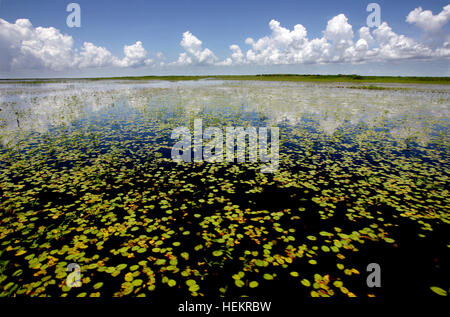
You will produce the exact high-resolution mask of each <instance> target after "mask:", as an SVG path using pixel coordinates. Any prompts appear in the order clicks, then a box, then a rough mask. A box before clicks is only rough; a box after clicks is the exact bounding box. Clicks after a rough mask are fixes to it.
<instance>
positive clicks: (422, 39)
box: [0, 0, 450, 78]
mask: <svg viewBox="0 0 450 317" xmlns="http://www.w3.org/2000/svg"><path fill="white" fill-rule="evenodd" d="M72 1H73V0H72ZM74 2H75V3H76V4H78V7H77V8H76V9H75V10H74V9H73V8H71V9H70V10H69V12H68V11H67V7H68V5H69V4H70V3H71V1H65V0H39V1H35V0H0V78H18V77H20V78H24V77H102V76H132V75H205V74H260V73H299V74H338V73H340V74H345V73H347V74H360V75H400V76H450V67H449V65H450V64H449V58H450V27H449V23H448V22H449V21H450V4H449V2H448V0H447V1H438V0H421V1H415V0H408V1H402V0H389V1H381V0H377V1H374V0H372V1H360V0H358V1H355V0H340V1H336V0H324V1H321V0H316V1H310V0H308V1H302V0H293V1H291V0H278V1H274V0H271V1H268V0H257V1H256V0H239V1H235V0H229V1H212V0H191V1H185V0H183V1H170V0H168V1H152V0H150V1H149V0H147V1H144V0H128V1H111V0H110V1H107V0H77V1H74ZM370 3H376V4H377V6H376V7H377V8H379V13H380V14H379V15H378V16H379V19H378V20H377V18H376V17H377V15H376V13H377V12H378V10H374V9H372V10H369V11H367V6H368V5H369V4H370ZM78 8H79V10H78ZM78 13H79V15H78ZM371 14H372V15H371ZM369 15H371V17H370V19H369V23H368V21H367V19H368V16H369ZM68 16H69V20H70V21H69V23H68V21H67V20H68ZM78 17H79V18H78ZM78 22H80V23H79V26H78ZM73 24H75V25H73ZM71 26H72V27H71Z"/></svg>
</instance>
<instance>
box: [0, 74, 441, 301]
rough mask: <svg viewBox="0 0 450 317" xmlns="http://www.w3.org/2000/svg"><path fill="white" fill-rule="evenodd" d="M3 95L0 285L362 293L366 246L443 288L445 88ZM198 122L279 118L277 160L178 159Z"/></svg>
mask: <svg viewBox="0 0 450 317" xmlns="http://www.w3.org/2000/svg"><path fill="white" fill-rule="evenodd" d="M4 91H5V92H4V93H3V94H2V97H1V100H0V101H1V105H2V111H1V112H0V119H1V125H0V137H1V144H2V147H1V149H0V193H1V198H0V215H1V219H0V245H1V248H0V296H14V295H24V296H77V297H86V296H88V297H97V296H151V295H152V294H154V293H158V292H166V291H170V292H173V293H179V294H182V295H191V296H205V295H211V296H228V295H232V296H244V295H261V294H263V295H269V294H277V293H279V292H297V293H298V294H299V296H312V297H317V296H348V297H353V296H372V295H373V294H374V293H376V292H377V291H374V290H372V289H370V290H369V289H367V288H361V283H362V282H361V281H364V280H365V276H364V273H365V272H366V266H367V264H368V263H370V262H369V261H370V259H371V257H372V258H373V257H374V258H377V259H378V260H377V261H384V262H383V263H381V264H382V266H383V267H384V266H387V267H389V266H391V267H392V266H393V267H396V268H403V266H404V265H406V264H405V263H408V262H407V261H414V260H415V259H417V258H420V257H423V258H424V259H425V260H424V261H430V262H431V263H433V264H432V269H430V270H431V271H423V272H418V274H419V275H420V274H424V275H427V276H428V274H430V275H432V278H431V279H430V280H429V284H427V285H422V284H420V285H418V286H417V288H416V289H415V290H416V291H417V290H418V291H421V292H423V293H430V290H431V291H432V292H431V294H438V295H446V294H447V291H446V290H445V288H446V287H448V285H449V283H450V281H449V280H448V276H449V274H448V267H449V266H448V261H449V260H448V246H449V245H450V244H449V240H448V234H446V232H448V226H449V222H450V213H449V207H448V206H450V202H449V197H450V196H449V192H448V183H449V163H450V161H449V157H450V156H449V148H448V144H449V139H448V138H449V134H448V131H449V126H448V125H449V121H448V120H449V109H448V105H449V100H450V92H449V90H448V88H447V87H435V88H433V90H432V91H427V90H426V89H425V90H424V89H422V88H421V89H420V90H416V89H415V88H414V87H412V88H411V89H405V90H389V89H386V90H363V89H351V90H347V89H345V88H342V87H333V85H331V84H311V83H308V84H305V83H274V82H270V83H268V82H245V83H242V82H227V83H223V82H217V81H207V82H199V83H188V84H187V83H170V84H168V83H156V84H149V85H141V84H139V85H133V84H129V83H120V82H114V83H112V84H111V85H106V84H103V83H102V84H101V86H100V87H98V86H97V84H96V83H89V84H85V83H79V84H71V85H65V84H46V85H41V86H39V88H37V87H34V86H33V85H31V86H30V85H27V86H26V87H25V86H20V85H14V86H13V87H11V86H8V89H6V88H5V90H4ZM2 92H3V87H2ZM198 117H199V118H202V120H203V123H204V125H205V126H220V127H226V126H229V125H235V126H248V125H252V126H266V125H277V126H279V127H280V139H281V140H280V168H279V170H278V171H277V172H276V173H274V174H270V175H268V174H262V173H260V167H259V165H258V164H257V163H228V162H221V163H206V162H194V163H184V162H173V161H172V160H171V159H170V150H171V146H172V145H173V140H171V139H170V133H171V131H172V129H173V128H174V127H176V126H179V125H185V126H192V124H193V120H194V118H198ZM396 254H400V255H401V257H400V256H396ZM70 263H77V264H78V265H79V266H80V267H81V272H80V274H81V277H80V278H81V287H72V288H71V287H69V286H68V285H67V284H66V280H67V278H68V276H69V274H71V272H69V271H67V266H68V265H69V264H70ZM408 265H412V264H411V263H409V264H408ZM429 266H430V264H429V263H428V262H426V263H425V264H424V263H423V262H420V263H419V264H417V266H414V265H413V266H412V267H413V268H414V267H417V268H418V269H424V268H428V267H429ZM394 271H395V270H394ZM415 276H416V277H415V279H416V280H417V279H419V277H417V276H418V275H417V274H416V275H415ZM423 280H424V281H425V280H427V281H428V279H425V278H424V279H423ZM427 283H428V282H427ZM433 285H441V287H443V288H441V287H437V286H433ZM404 288H405V287H404Z"/></svg>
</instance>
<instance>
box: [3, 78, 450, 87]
mask: <svg viewBox="0 0 450 317" xmlns="http://www.w3.org/2000/svg"><path fill="white" fill-rule="evenodd" d="M201 79H216V80H258V81H292V82H297V81H299V82H345V83H347V82H350V83H400V84H439V85H448V84H450V77H403V76H360V75H342V74H338V75H297V74H260V75H203V76H176V75H174V76H124V77H97V78H48V79H46V78H30V79H24V78H20V79H0V82H2V83H13V84H17V83H29V84H40V83H56V82H61V81H63V82H71V81H77V80H92V81H98V80H168V81H181V80H201ZM368 87H371V88H367V89H379V88H381V89H383V88H385V87H376V88H373V86H368ZM346 88H349V87H346ZM350 88H353V87H350ZM357 89H364V88H362V87H357Z"/></svg>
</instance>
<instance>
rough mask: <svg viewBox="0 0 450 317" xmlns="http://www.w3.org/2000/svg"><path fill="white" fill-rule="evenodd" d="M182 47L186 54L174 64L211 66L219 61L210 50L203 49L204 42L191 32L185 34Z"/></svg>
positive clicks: (180, 56) (181, 43)
mask: <svg viewBox="0 0 450 317" xmlns="http://www.w3.org/2000/svg"><path fill="white" fill-rule="evenodd" d="M180 45H181V46H182V47H183V48H184V50H185V52H183V53H181V54H180V55H179V57H178V60H177V61H176V62H175V63H174V64H177V65H208V64H210V65H211V64H215V63H216V62H217V60H218V58H217V57H216V55H214V53H213V52H212V51H211V50H210V49H208V48H203V47H202V41H200V40H199V39H198V38H197V37H196V36H195V35H193V34H192V33H191V32H189V31H186V32H184V33H183V39H182V40H181V42H180Z"/></svg>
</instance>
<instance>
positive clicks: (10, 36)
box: [0, 19, 152, 71]
mask: <svg viewBox="0 0 450 317" xmlns="http://www.w3.org/2000/svg"><path fill="white" fill-rule="evenodd" d="M124 55H125V56H124V57H123V58H122V59H120V58H118V57H116V56H113V55H112V54H111V52H109V51H108V50H107V49H106V48H104V47H99V46H96V45H94V44H93V43H90V42H85V43H83V46H82V47H81V49H80V50H77V49H75V48H74V41H73V38H72V37H71V36H70V35H66V34H62V33H61V32H60V31H59V30H58V29H56V28H53V27H48V28H45V27H33V25H32V24H31V22H30V21H29V20H28V19H18V20H16V22H15V23H9V22H8V21H6V20H3V19H0V70H1V71H14V70H16V69H49V70H54V71H60V70H65V69H73V68H90V67H107V66H116V67H139V66H146V65H150V64H151V63H152V61H151V59H150V58H149V57H148V54H147V51H146V50H145V49H144V47H143V46H142V42H140V41H138V42H136V43H135V44H133V45H128V46H124Z"/></svg>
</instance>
